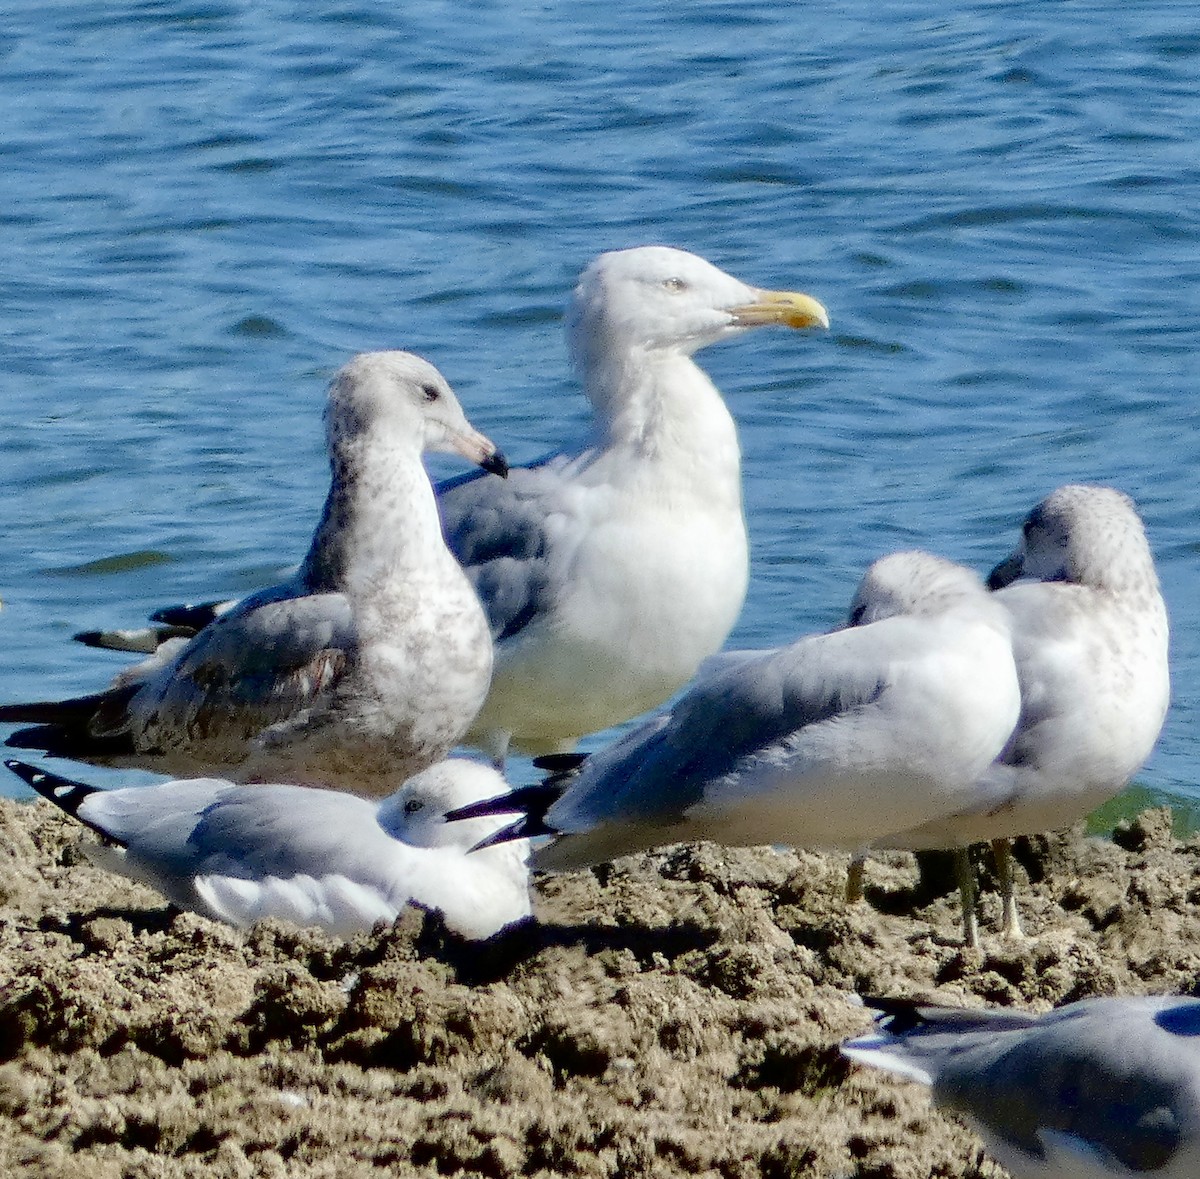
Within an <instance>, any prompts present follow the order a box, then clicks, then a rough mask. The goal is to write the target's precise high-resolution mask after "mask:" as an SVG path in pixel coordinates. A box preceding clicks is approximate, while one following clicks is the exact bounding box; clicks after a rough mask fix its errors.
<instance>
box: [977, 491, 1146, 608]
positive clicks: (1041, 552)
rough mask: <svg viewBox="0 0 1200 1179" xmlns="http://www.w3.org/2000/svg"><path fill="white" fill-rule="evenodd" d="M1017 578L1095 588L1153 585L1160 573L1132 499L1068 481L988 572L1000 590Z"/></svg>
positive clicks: (1041, 506) (1037, 510)
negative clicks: (1005, 554) (1155, 567)
mask: <svg viewBox="0 0 1200 1179" xmlns="http://www.w3.org/2000/svg"><path fill="white" fill-rule="evenodd" d="M1018 577H1028V578H1033V579H1036V580H1038V581H1065V582H1071V583H1073V584H1075V585H1086V586H1090V587H1092V588H1093V589H1107V590H1130V589H1137V590H1140V589H1147V588H1150V589H1154V590H1155V591H1157V587H1158V577H1157V575H1156V574H1155V572H1154V558H1153V556H1152V554H1151V552H1150V545H1149V543H1148V541H1147V540H1146V530H1145V528H1143V526H1142V521H1141V518H1140V517H1139V516H1138V514H1137V509H1136V508H1135V507H1134V505H1133V500H1131V499H1130V498H1129V496H1127V495H1125V494H1124V493H1123V492H1120V491H1117V490H1115V489H1114V488H1112V487H1096V486H1089V485H1085V484H1077V483H1075V484H1067V485H1066V486H1065V487H1060V488H1059V489H1058V490H1057V491H1054V492H1051V494H1050V495H1048V496H1047V497H1046V498H1045V499H1044V500H1042V502H1041V503H1040V504H1038V506H1037V507H1036V508H1034V509H1033V511H1031V512H1030V513H1029V515H1028V516H1026V517H1025V524H1024V527H1023V529H1022V535H1021V542H1020V544H1019V545H1017V548H1016V549H1015V550H1014V551H1013V553H1012V555H1011V556H1009V557H1007V558H1006V559H1005V560H1003V561H1001V562H1000V564H999V565H997V566H996V568H995V569H993V570H992V572H991V574H990V575H989V577H988V586H989V587H990V588H991V589H1002V588H1003V587H1004V586H1006V585H1009V584H1011V583H1012V582H1013V581H1015V580H1016V579H1017V578H1018Z"/></svg>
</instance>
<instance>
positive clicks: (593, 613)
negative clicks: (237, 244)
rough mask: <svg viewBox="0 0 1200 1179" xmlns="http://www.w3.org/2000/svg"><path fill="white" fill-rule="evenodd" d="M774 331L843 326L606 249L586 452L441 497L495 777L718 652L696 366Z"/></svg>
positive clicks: (726, 596)
mask: <svg viewBox="0 0 1200 1179" xmlns="http://www.w3.org/2000/svg"><path fill="white" fill-rule="evenodd" d="M769 324H782V325H784V326H787V327H792V328H810V327H828V326H829V319H828V316H827V315H826V313H825V309H824V308H823V307H822V306H821V305H820V304H819V303H817V302H816V301H815V300H814V299H812V298H810V297H809V296H807V295H803V294H797V293H793V292H790V291H767V290H760V289H758V288H757V287H752V286H747V285H746V284H745V283H743V282H741V281H739V280H738V279H736V278H733V277H731V276H730V275H728V274H725V273H723V272H722V271H720V270H718V269H717V268H716V267H715V266H713V265H711V264H710V263H708V262H706V261H705V260H704V259H703V258H699V257H697V256H696V255H695V254H689V253H687V252H686V251H684V250H677V249H672V248H670V247H667V246H642V247H639V248H636V249H630V250H618V251H614V252H612V253H607V254H601V255H600V256H599V257H598V258H596V259H595V261H593V262H592V264H591V265H590V266H588V268H587V269H586V270H585V271H584V273H583V275H582V276H581V277H580V279H579V282H578V285H577V286H576V288H575V292H574V296H573V298H572V301H571V306H570V309H569V312H568V316H567V335H568V343H569V348H570V353H571V359H572V362H573V365H574V367H575V370H576V372H577V374H578V376H579V378H580V381H581V383H582V386H583V392H584V394H585V395H586V397H587V399H588V401H589V402H590V403H591V406H592V410H593V413H594V415H595V417H594V422H593V426H592V431H591V436H590V438H589V439H588V441H587V443H586V445H584V446H583V447H582V448H580V449H575V450H570V451H564V452H562V453H558V454H554V455H551V456H549V457H548V458H545V459H543V460H542V461H540V462H538V463H535V464H533V465H532V466H528V467H514V468H513V469H512V471H511V472H510V475H509V478H508V480H507V482H505V483H499V482H497V481H496V480H492V479H480V478H474V477H472V476H466V477H463V478H461V479H456V480H451V481H449V482H447V483H444V484H442V485H441V486H440V487H439V488H438V504H439V509H440V511H441V514H442V520H443V522H444V526H445V532H446V541H447V544H448V545H449V546H450V549H451V551H452V552H453V553H454V554H455V556H456V557H457V558H458V559H459V561H460V562H461V563H462V565H463V567H464V568H465V569H466V571H467V575H468V576H469V577H470V578H471V581H472V583H473V584H474V585H475V588H476V590H477V591H478V593H479V596H480V599H481V600H482V602H483V605H484V609H485V610H486V611H487V614H488V619H489V621H490V623H491V628H492V635H493V637H494V639H495V642H496V667H495V674H494V676H493V680H492V687H491V691H490V693H489V694H488V697H487V700H486V702H485V703H484V705H483V709H482V711H481V712H480V714H479V716H478V717H477V718H476V720H475V723H474V724H473V725H472V727H471V732H470V734H469V740H470V741H471V742H472V743H474V744H476V745H478V746H479V747H480V748H481V749H483V750H485V751H486V752H487V753H488V754H489V755H491V757H492V758H493V759H495V760H496V761H497V762H498V763H502V762H503V760H504V758H505V755H506V754H507V753H508V751H509V749H510V748H511V749H514V750H519V751H521V752H525V753H548V752H557V751H562V750H567V749H572V748H574V745H575V743H576V741H577V740H578V739H579V738H580V737H582V736H586V735H587V734H589V733H593V732H598V731H599V730H601V729H606V728H609V727H611V726H612V725H616V724H621V723H623V722H624V721H627V720H630V719H631V718H633V717H635V716H639V715H641V714H642V713H643V712H646V711H648V710H649V709H651V708H656V707H658V705H660V704H662V703H663V701H665V700H666V699H668V698H669V697H670V696H671V695H673V694H674V693H675V692H676V691H678V690H679V689H680V688H681V687H683V685H684V684H686V683H687V681H688V680H690V679H691V678H692V676H693V675H694V674H695V672H696V668H697V667H699V665H700V663H701V662H702V660H704V659H705V658H707V657H708V656H709V655H712V654H714V653H715V652H717V651H719V650H720V648H721V645H722V644H723V643H724V641H725V639H726V637H727V636H728V634H729V631H730V630H731V629H732V627H733V625H734V623H735V622H736V621H737V618H738V615H739V613H740V612H741V608H742V602H743V600H744V599H745V596H746V583H747V578H748V576H749V555H748V543H747V539H746V522H745V518H744V516H743V512H742V484H741V451H740V448H739V446H738V439H737V431H736V428H735V426H734V423H733V419H732V418H731V416H730V414H729V410H728V409H727V408H726V406H725V403H724V401H723V400H722V398H721V394H720V393H719V392H718V390H717V389H716V387H715V386H714V385H713V383H712V381H711V380H709V378H708V377H707V376H706V375H705V373H704V372H703V371H702V370H701V369H700V368H699V366H697V365H696V363H695V362H694V361H693V360H692V354H693V353H694V352H696V351H697V350H698V349H700V348H704V347H706V346H708V345H709V344H713V343H715V342H717V341H718V340H723V339H726V338H728V337H732V336H736V335H740V334H741V333H743V332H746V331H749V330H750V329H751V328H755V327H760V326H763V325H769ZM222 605H223V604H222ZM217 608H218V609H219V608H221V607H220V606H218V607H217ZM212 609H213V607H211V606H210V607H172V608H168V609H167V610H164V611H160V612H159V614H158V615H156V618H157V619H160V620H162V621H164V622H166V623H167V624H168V628H167V629H166V630H164V631H162V632H158V631H153V630H152V631H142V632H121V631H113V632H105V633H96V632H92V633H89V634H87V635H84V636H80V637H81V638H82V639H83V640H84V641H86V642H90V643H92V644H94V645H99V646H110V647H125V648H128V647H133V648H134V649H145V644H146V643H147V641H148V640H149V642H150V646H151V649H152V647H153V644H154V642H155V641H157V640H158V639H159V638H162V637H169V636H170V635H171V634H173V633H178V632H177V631H174V630H172V629H170V628H171V627H172V626H179V625H182V626H183V627H184V628H188V627H195V626H197V625H204V624H205V623H206V622H207V621H209V619H210V618H211V617H212V613H211V611H212ZM184 633H189V632H188V631H187V630H186V629H185V631H184Z"/></svg>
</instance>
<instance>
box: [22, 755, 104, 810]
mask: <svg viewBox="0 0 1200 1179" xmlns="http://www.w3.org/2000/svg"><path fill="white" fill-rule="evenodd" d="M4 764H5V766H7V767H8V769H10V770H12V772H13V773H14V774H16V775H17V777H18V778H20V779H21V781H23V782H24V783H25V784H26V785H28V786H31V787H32V788H33V789H34V790H36V791H37V792H38V793H39V794H40V795H41V796H42V797H43V798H45V799H48V800H49V801H50V802H52V803H54V805H55V806H58V807H61V808H62V809H63V810H64V811H66V812H67V814H68V815H70V816H71V817H72V818H75V817H76V812H77V811H78V810H79V806H80V803H82V802H83V800H84V799H85V798H87V797H88V796H89V795H91V794H95V793H96V792H97V790H98V789H99V788H98V787H96V786H89V785H88V784H87V783H86V782H76V781H74V780H73V779H71V778H64V777H63V776H62V775H61V774H53V773H51V772H50V771H49V770H44V769H42V767H41V766H32V765H30V764H29V763H28V762H24V761H17V760H16V758H8V759H6V760H5V762H4Z"/></svg>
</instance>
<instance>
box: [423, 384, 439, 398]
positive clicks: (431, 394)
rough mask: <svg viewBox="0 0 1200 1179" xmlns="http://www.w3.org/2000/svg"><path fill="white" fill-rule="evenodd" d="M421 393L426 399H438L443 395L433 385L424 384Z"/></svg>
mask: <svg viewBox="0 0 1200 1179" xmlns="http://www.w3.org/2000/svg"><path fill="white" fill-rule="evenodd" d="M421 395H422V396H423V397H424V398H425V400H426V401H436V400H437V399H438V398H439V397H441V393H439V392H438V391H437V389H436V388H435V387H434V386H433V385H422V386H421Z"/></svg>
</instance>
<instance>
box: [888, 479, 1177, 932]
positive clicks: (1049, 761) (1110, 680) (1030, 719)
mask: <svg viewBox="0 0 1200 1179" xmlns="http://www.w3.org/2000/svg"><path fill="white" fill-rule="evenodd" d="M1020 577H1027V578H1031V579H1035V580H1031V581H1029V582H1017V584H1012V583H1013V582H1016V581H1017V579H1018V578H1020ZM989 585H990V586H991V587H992V588H993V589H995V590H997V592H996V593H995V594H994V595H993V596H994V598H995V600H996V601H997V602H998V603H1000V605H1001V606H1002V607H1003V608H1004V610H1005V611H1006V612H1007V613H1008V615H1009V617H1010V619H1011V623H1012V632H1013V651H1014V654H1015V657H1016V661H1017V675H1018V676H1019V677H1020V681H1021V719H1020V722H1019V723H1018V726H1017V731H1016V733H1015V735H1014V737H1013V740H1012V741H1011V742H1010V743H1009V745H1008V747H1007V748H1006V749H1005V751H1004V753H1003V755H1002V756H1001V757H1000V758H999V760H998V761H997V762H996V763H995V765H993V766H991V767H990V768H989V769H988V771H987V773H986V774H984V775H983V776H982V777H981V778H980V780H979V782H978V784H977V786H976V790H975V797H974V798H973V799H972V800H971V802H970V805H969V806H967V807H966V808H965V809H963V810H962V811H960V812H959V813H957V814H954V815H952V816H948V817H946V818H943V819H939V820H937V821H936V822H932V823H928V824H925V825H923V826H921V827H920V828H918V829H917V830H915V831H906V832H905V833H903V834H902V835H899V836H893V837H888V838H885V839H882V840H879V841H878V842H877V844H876V846H879V847H894V848H909V849H914V850H915V849H922V848H950V847H953V848H959V849H962V852H961V854H960V856H959V872H960V875H963V874H964V873H967V872H968V871H969V868H968V863H967V856H966V851H965V849H966V847H967V845H968V844H971V843H976V842H979V841H982V840H992V841H994V844H995V847H996V854H997V859H998V860H999V862H1000V869H1001V871H1000V876H1001V893H1002V898H1003V905H1004V912H1003V927H1002V931H1003V933H1004V934H1005V935H1006V936H1009V937H1016V936H1020V933H1021V926H1020V921H1019V918H1018V915H1017V905H1016V896H1015V892H1014V885H1013V877H1012V865H1011V859H1010V854H1009V847H1008V840H1009V839H1010V838H1011V837H1013V836H1016V835H1031V834H1035V833H1038V832H1043V831H1055V830H1058V829H1059V828H1062V827H1067V826H1070V825H1071V824H1072V823H1075V822H1078V821H1079V820H1080V819H1082V818H1084V816H1086V815H1087V814H1088V813H1089V812H1090V811H1093V810H1095V809H1096V807H1098V806H1100V805H1101V804H1102V803H1104V802H1106V801H1107V800H1108V799H1110V798H1112V797H1113V796H1114V795H1116V794H1117V793H1119V792H1120V791H1121V790H1122V789H1123V788H1124V787H1125V785H1126V784H1127V783H1128V782H1129V780H1130V778H1132V777H1133V775H1134V774H1135V773H1136V772H1137V770H1138V769H1139V768H1140V767H1141V765H1142V764H1143V763H1144V762H1145V760H1146V758H1148V757H1149V756H1150V751H1151V750H1152V749H1153V748H1154V743H1155V741H1157V740H1158V734H1159V732H1160V730H1161V729H1162V724H1163V720H1164V718H1165V717H1166V713H1167V705H1168V703H1169V700H1170V692H1171V687H1170V674H1169V671H1168V667H1167V639H1168V624H1167V608H1166V604H1165V603H1164V602H1163V598H1162V593H1161V592H1160V590H1159V585H1158V576H1157V574H1156V573H1155V570H1154V557H1153V555H1152V553H1151V551H1150V545H1149V542H1148V541H1147V540H1146V532H1145V529H1144V528H1143V526H1142V521H1141V519H1140V518H1139V516H1138V513H1137V509H1136V508H1135V507H1134V505H1133V502H1132V501H1131V500H1130V499H1129V497H1128V496H1126V495H1124V494H1122V493H1121V492H1119V491H1116V490H1114V489H1113V488H1111V487H1095V486H1085V485H1079V484H1073V485H1068V486H1066V487H1060V488H1059V489H1058V490H1057V491H1055V492H1053V493H1052V494H1051V495H1050V496H1049V497H1047V498H1046V499H1045V500H1043V501H1042V502H1041V503H1040V504H1038V506H1037V507H1036V508H1034V509H1033V511H1032V512H1030V513H1029V515H1028V516H1027V517H1026V520H1025V526H1024V530H1023V534H1022V538H1021V543H1020V545H1019V546H1018V547H1017V549H1016V551H1015V552H1014V553H1013V554H1012V556H1010V557H1009V558H1007V559H1006V560H1005V561H1003V562H1001V564H999V565H998V566H997V567H996V568H995V569H994V570H993V571H992V574H991V577H990V579H989ZM1005 587H1007V588H1005ZM972 896H973V888H972V887H971V886H970V878H969V875H968V876H964V904H965V906H966V911H965V913H964V922H965V923H966V927H967V933H968V939H970V937H971V930H972V928H973V925H974V905H973V902H972Z"/></svg>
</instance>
